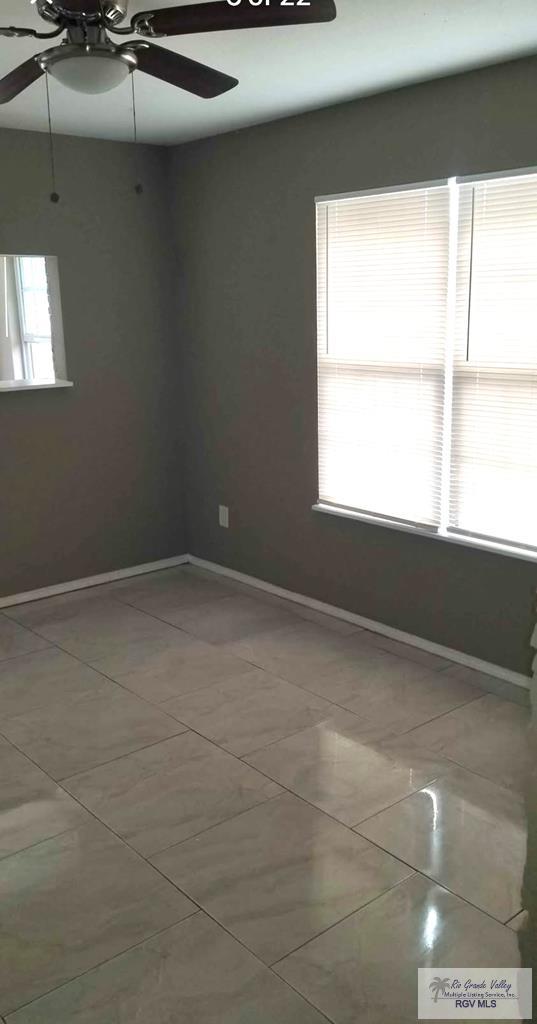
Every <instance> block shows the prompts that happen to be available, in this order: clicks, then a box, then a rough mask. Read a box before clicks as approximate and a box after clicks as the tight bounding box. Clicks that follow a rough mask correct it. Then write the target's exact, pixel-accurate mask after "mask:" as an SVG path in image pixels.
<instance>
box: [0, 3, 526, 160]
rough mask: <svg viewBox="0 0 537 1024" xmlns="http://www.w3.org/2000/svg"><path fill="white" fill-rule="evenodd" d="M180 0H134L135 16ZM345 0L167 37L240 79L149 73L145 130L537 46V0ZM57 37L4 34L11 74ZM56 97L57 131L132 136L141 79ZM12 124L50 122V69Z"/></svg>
mask: <svg viewBox="0 0 537 1024" xmlns="http://www.w3.org/2000/svg"><path fill="white" fill-rule="evenodd" d="M176 2H177V0H160V2H159V0H155V2H153V0H131V2H130V4H129V16H130V15H131V14H134V13H136V12H137V11H141V10H147V9H148V8H150V7H152V6H162V7H171V6H173V5H174V3H176ZM189 2H192V0H186V3H189ZM244 2H247V0H244ZM271 2H272V3H278V2H279V0H271ZM336 2H337V7H338V18H337V20H336V21H335V22H331V23H328V24H324V25H305V26H302V27H297V26H293V27H291V28H277V29H276V28H274V29H250V30H247V31H237V32H219V33H212V34H201V35H198V36H183V37H182V38H176V39H169V40H166V41H165V42H164V43H163V41H162V40H159V43H160V44H162V43H163V45H166V46H169V47H170V49H174V50H176V51H178V52H180V53H184V54H186V55H187V56H188V57H192V58H193V59H195V60H200V61H202V62H203V63H206V64H211V65H213V66H214V67H216V68H219V69H220V70H221V71H225V72H227V73H228V74H231V75H234V76H235V77H237V78H239V79H240V84H239V86H238V87H237V88H236V89H234V90H232V91H231V92H229V93H227V94H226V95H224V96H221V97H219V98H218V99H213V100H203V99H198V98H197V97H195V96H191V95H189V94H188V93H185V92H182V91H180V90H178V89H174V88H173V87H172V86H168V85H165V84H164V83H163V82H160V81H157V80H156V79H151V78H149V77H148V76H147V75H143V74H139V73H137V77H136V94H137V107H138V127H139V137H140V138H141V139H142V140H143V141H146V142H154V143H163V144H172V143H176V142H181V141H184V140H187V139H195V138H202V137H203V136H207V135H215V134H217V133H219V132H225V131H230V130H232V129H235V128H240V127H242V126H244V125H249V124H256V123H259V122H262V121H269V120H272V119H274V118H278V117H284V116H286V115H288V114H293V113H298V112H300V111H304V110H312V109H314V108H316V107H322V106H327V105H329V104H331V103H337V102H341V101H343V100H348V99H352V98H353V97H357V96H363V95H366V94H368V93H374V92H379V91H381V90H385V89H389V88H393V87H396V86H401V85H404V84H406V83H409V82H416V81H423V80H425V79H429V78H435V77H438V76H441V75H445V74H449V73H452V72H456V71H460V70H465V69H467V68H473V67H479V66H481V65H485V64H490V63H494V62H496V61H503V60H509V59H510V58H513V57H517V56H523V55H525V54H529V53H532V52H537V3H536V0H336ZM0 19H1V23H2V24H4V25H9V24H19V25H24V26H26V25H28V26H34V27H36V28H41V29H43V30H45V31H46V30H47V25H46V24H45V23H44V22H43V21H42V20H41V19H40V18H39V17H38V15H37V14H36V12H35V8H34V7H33V6H32V5H31V3H30V0H1V3H0ZM116 38H117V39H119V40H120V41H121V42H123V41H124V39H121V37H116ZM55 43H56V40H52V41H51V43H50V45H52V46H53V45H55ZM45 46H46V43H44V44H43V43H40V41H39V40H31V39H30V40H28V39H7V38H0V77H1V76H2V75H4V74H7V72H8V71H10V70H11V69H12V68H13V67H15V65H17V64H18V63H21V62H22V61H24V60H26V59H27V58H28V57H30V56H31V55H32V54H33V53H36V52H37V51H38V50H39V49H40V48H41V47H42V48H45ZM51 100H52V107H53V121H54V130H55V131H57V132H62V133H66V134H72V135H89V136H95V137H99V138H105V139H129V138H131V137H132V113H131V92H130V83H129V82H127V83H125V84H124V85H122V86H120V87H119V88H118V89H116V90H115V91H114V92H110V93H107V94H105V95H101V96H93V97H87V96H82V95H79V94H77V93H73V92H71V91H69V90H68V89H65V88H63V87H62V86H60V85H59V84H58V83H56V82H54V81H52V82H51ZM0 126H5V127H8V128H26V129H34V130H37V131H45V130H46V127H47V120H46V101H45V84H44V81H43V80H41V81H39V82H37V83H35V84H34V85H32V86H31V87H30V88H29V89H28V90H27V91H26V92H24V93H22V94H21V95H20V96H19V97H17V99H15V100H12V102H11V103H8V104H5V105H3V106H0Z"/></svg>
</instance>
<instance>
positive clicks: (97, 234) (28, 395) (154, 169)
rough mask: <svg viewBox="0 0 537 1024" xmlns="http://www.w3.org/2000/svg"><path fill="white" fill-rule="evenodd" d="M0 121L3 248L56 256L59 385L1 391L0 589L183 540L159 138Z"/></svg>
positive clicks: (143, 555)
mask: <svg viewBox="0 0 537 1024" xmlns="http://www.w3.org/2000/svg"><path fill="white" fill-rule="evenodd" d="M56 151H57V152H56V159H57V171H58V186H59V190H60V192H61V196H62V199H61V202H60V204H59V205H57V206H54V205H53V204H52V203H51V202H50V201H49V192H50V173H49V164H48V139H47V136H46V135H41V134H34V133H26V132H13V131H1V132H0V253H4V252H7V253H13V252H29V253H51V254H54V255H57V256H58V257H59V260H60V275H61V287H62V300H63V320H64V331H65V342H66V352H67V366H68V372H69V376H70V378H71V379H72V380H73V381H74V383H75V386H74V388H73V389H71V390H66V391H35V392H25V393H20V392H19V393H13V394H0V595H6V594H13V593H17V592H20V591H24V590H29V589H34V588H36V587H42V586H47V585H49V584H52V583H58V582H61V581H65V580H69V579H75V578H79V577H82V576H87V575H91V574H94V573H99V572H105V571H107V570H111V569H117V568H121V567H123V566H131V565H135V564H137V563H141V562H148V561H153V560H155V559H158V558H164V557H168V556H172V555H176V554H182V553H183V552H184V550H185V541H184V535H183V524H182V508H181V505H182V489H183V483H184V481H183V475H182V471H181V451H180V447H181V403H180V402H179V400H178V398H177V391H178V389H179V388H180V382H181V373H182V368H181V363H180V361H179V358H178V353H177V339H176V329H175V327H173V325H172V322H171V321H172V317H171V310H172V295H171V287H170V285H171V281H172V276H171V266H170V230H169V208H168V193H167V176H166V165H167V154H166V151H165V150H160V149H156V148H151V147H140V150H139V153H138V159H139V161H140V165H141V172H142V178H143V180H144V184H145V192H144V194H143V195H142V196H137V195H136V194H135V193H134V184H135V181H136V162H135V155H134V152H133V147H132V146H131V145H128V144H121V143H107V142H97V141H91V140H82V139H75V138H65V137H60V138H58V139H57V140H56Z"/></svg>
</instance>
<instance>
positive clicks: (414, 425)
mask: <svg viewBox="0 0 537 1024" xmlns="http://www.w3.org/2000/svg"><path fill="white" fill-rule="evenodd" d="M317 264H318V267H317V269H318V369H319V504H320V506H321V507H323V508H325V509H332V510H341V511H349V512H351V513H355V514H359V515H364V516H368V517H373V518H375V519H378V520H379V522H383V521H384V522H388V523H391V524H392V525H397V524H399V525H401V526H406V527H409V528H412V527H414V528H416V529H421V530H425V531H428V532H431V533H436V534H438V535H440V536H443V537H447V536H452V537H458V538H460V539H464V538H466V539H467V540H471V539H474V541H475V542H477V543H478V542H481V541H482V542H485V543H486V542H491V543H497V544H501V545H507V546H509V547H514V548H518V549H520V550H521V551H527V552H528V551H529V552H531V551H533V550H535V551H537V175H536V174H520V175H516V176H510V177H500V178H488V179H480V180H474V181H468V180H462V181H459V180H456V179H453V180H450V181H445V182H439V183H433V184H431V185H427V186H416V187H412V188H401V189H398V190H396V189H393V190H386V191H382V192H369V193H364V194H360V195H356V196H349V197H337V198H333V199H322V200H319V201H318V203H317Z"/></svg>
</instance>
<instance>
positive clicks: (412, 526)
mask: <svg viewBox="0 0 537 1024" xmlns="http://www.w3.org/2000/svg"><path fill="white" fill-rule="evenodd" d="M535 174H537V166H534V167H525V168H516V169H514V170H513V169H504V170H501V171H489V172H481V173H478V174H468V175H453V176H450V177H446V178H440V179H435V180H432V181H425V182H408V183H405V184H398V185H387V186H383V187H380V188H369V189H361V190H358V191H354V192H346V193H339V194H335V195H321V196H316V197H315V211H316V210H317V206H318V205H319V204H321V203H331V202H345V201H346V200H352V199H358V198H362V197H366V196H382V195H387V194H393V193H401V192H406V191H413V190H416V191H417V190H420V189H428V188H437V187H442V186H452V185H453V186H456V187H455V188H454V189H453V194H455V195H456V196H457V200H456V202H457V205H458V196H459V193H458V187H459V186H461V185H465V184H475V183H478V182H484V181H490V180H495V181H496V180H500V179H502V178H516V177H524V176H528V175H535ZM452 214H453V215H450V229H449V230H450V268H449V278H450V280H449V285H448V288H449V289H450V290H451V289H455V288H456V263H457V239H458V232H459V217H458V210H457V211H452ZM452 232H453V235H454V237H452ZM317 256H318V253H317V248H316V260H317ZM453 298H454V294H453V292H452V294H451V298H448V303H449V309H450V310H451V311H452V312H451V313H450V318H451V317H452V318H453V319H452V322H451V324H450V325H448V344H447V346H446V365H445V371H444V372H445V391H444V432H443V436H444V440H443V445H442V462H443V469H442V476H443V486H442V493H443V506H445V509H444V512H443V514H442V521H441V523H440V525H439V526H438V527H436V526H434V525H433V526H429V525H421V524H416V523H411V522H407V521H405V520H400V519H397V518H394V517H390V516H387V515H382V514H379V513H370V512H365V511H360V510H359V509H355V508H350V507H346V506H344V505H339V504H332V503H331V502H328V501H323V500H321V498H320V497H318V500H317V501H316V502H315V503H314V504H313V505H312V506H311V507H312V511H314V512H318V513H321V514H323V515H331V516H336V517H339V518H343V519H351V520H352V519H354V520H357V521H359V522H363V523H366V524H370V525H373V526H377V527H381V528H385V529H390V530H397V531H401V532H404V533H410V534H414V535H417V536H419V537H427V538H429V539H430V540H437V541H441V542H443V543H446V542H447V543H448V544H455V545H457V546H460V547H467V548H472V549H478V550H484V551H489V552H492V553H496V554H503V555H507V556H509V557H512V558H516V559H519V560H521V561H525V562H537V544H536V545H535V546H530V545H523V544H520V545H519V544H517V543H509V542H506V541H503V540H498V539H495V538H491V537H488V536H484V535H481V534H479V533H472V532H466V531H463V530H460V529H458V528H456V527H453V526H451V527H449V525H448V515H447V509H448V507H449V501H450V492H451V487H450V483H449V478H450V477H451V447H452V414H453V378H454V372H455V370H454V363H455V344H454V342H455V323H454V312H453V311H454V307H455V303H454V301H453ZM316 309H317V298H316ZM332 359H333V357H330V356H329V355H328V353H327V354H326V355H325V356H324V360H326V362H330V361H332ZM334 362H337V360H335V359H334ZM349 362H350V363H351V364H352V360H349ZM355 365H361V364H360V363H356V364H355ZM318 370H319V357H318V356H317V381H318V380H319V376H318ZM457 372H458V370H457ZM469 372H470V371H469ZM515 372H517V371H515ZM318 426H319V411H317V428H318ZM317 459H318V460H319V446H318V445H317ZM318 464H319V462H318ZM317 493H319V492H317Z"/></svg>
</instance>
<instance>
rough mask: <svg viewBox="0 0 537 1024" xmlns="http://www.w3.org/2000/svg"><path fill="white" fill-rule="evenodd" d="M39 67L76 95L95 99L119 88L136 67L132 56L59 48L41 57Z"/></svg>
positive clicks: (87, 48)
mask: <svg viewBox="0 0 537 1024" xmlns="http://www.w3.org/2000/svg"><path fill="white" fill-rule="evenodd" d="M40 63H41V67H42V68H43V70H44V71H47V72H48V73H49V74H51V75H52V77H53V78H55V79H56V80H57V81H58V82H61V84H62V85H65V86H67V88H68V89H74V90H75V92H82V93H88V94H92V95H95V94H97V93H101V92H109V91H110V90H111V89H115V88H116V86H118V85H121V83H122V82H124V81H125V79H126V78H127V77H128V75H129V74H130V72H131V71H134V69H135V68H136V66H137V60H136V57H135V55H134V53H130V52H129V51H127V50H121V51H120V50H116V49H114V48H112V47H104V46H77V45H64V46H58V47H56V48H55V49H53V50H49V51H48V52H47V53H46V54H43V56H42V58H41V61H40Z"/></svg>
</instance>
